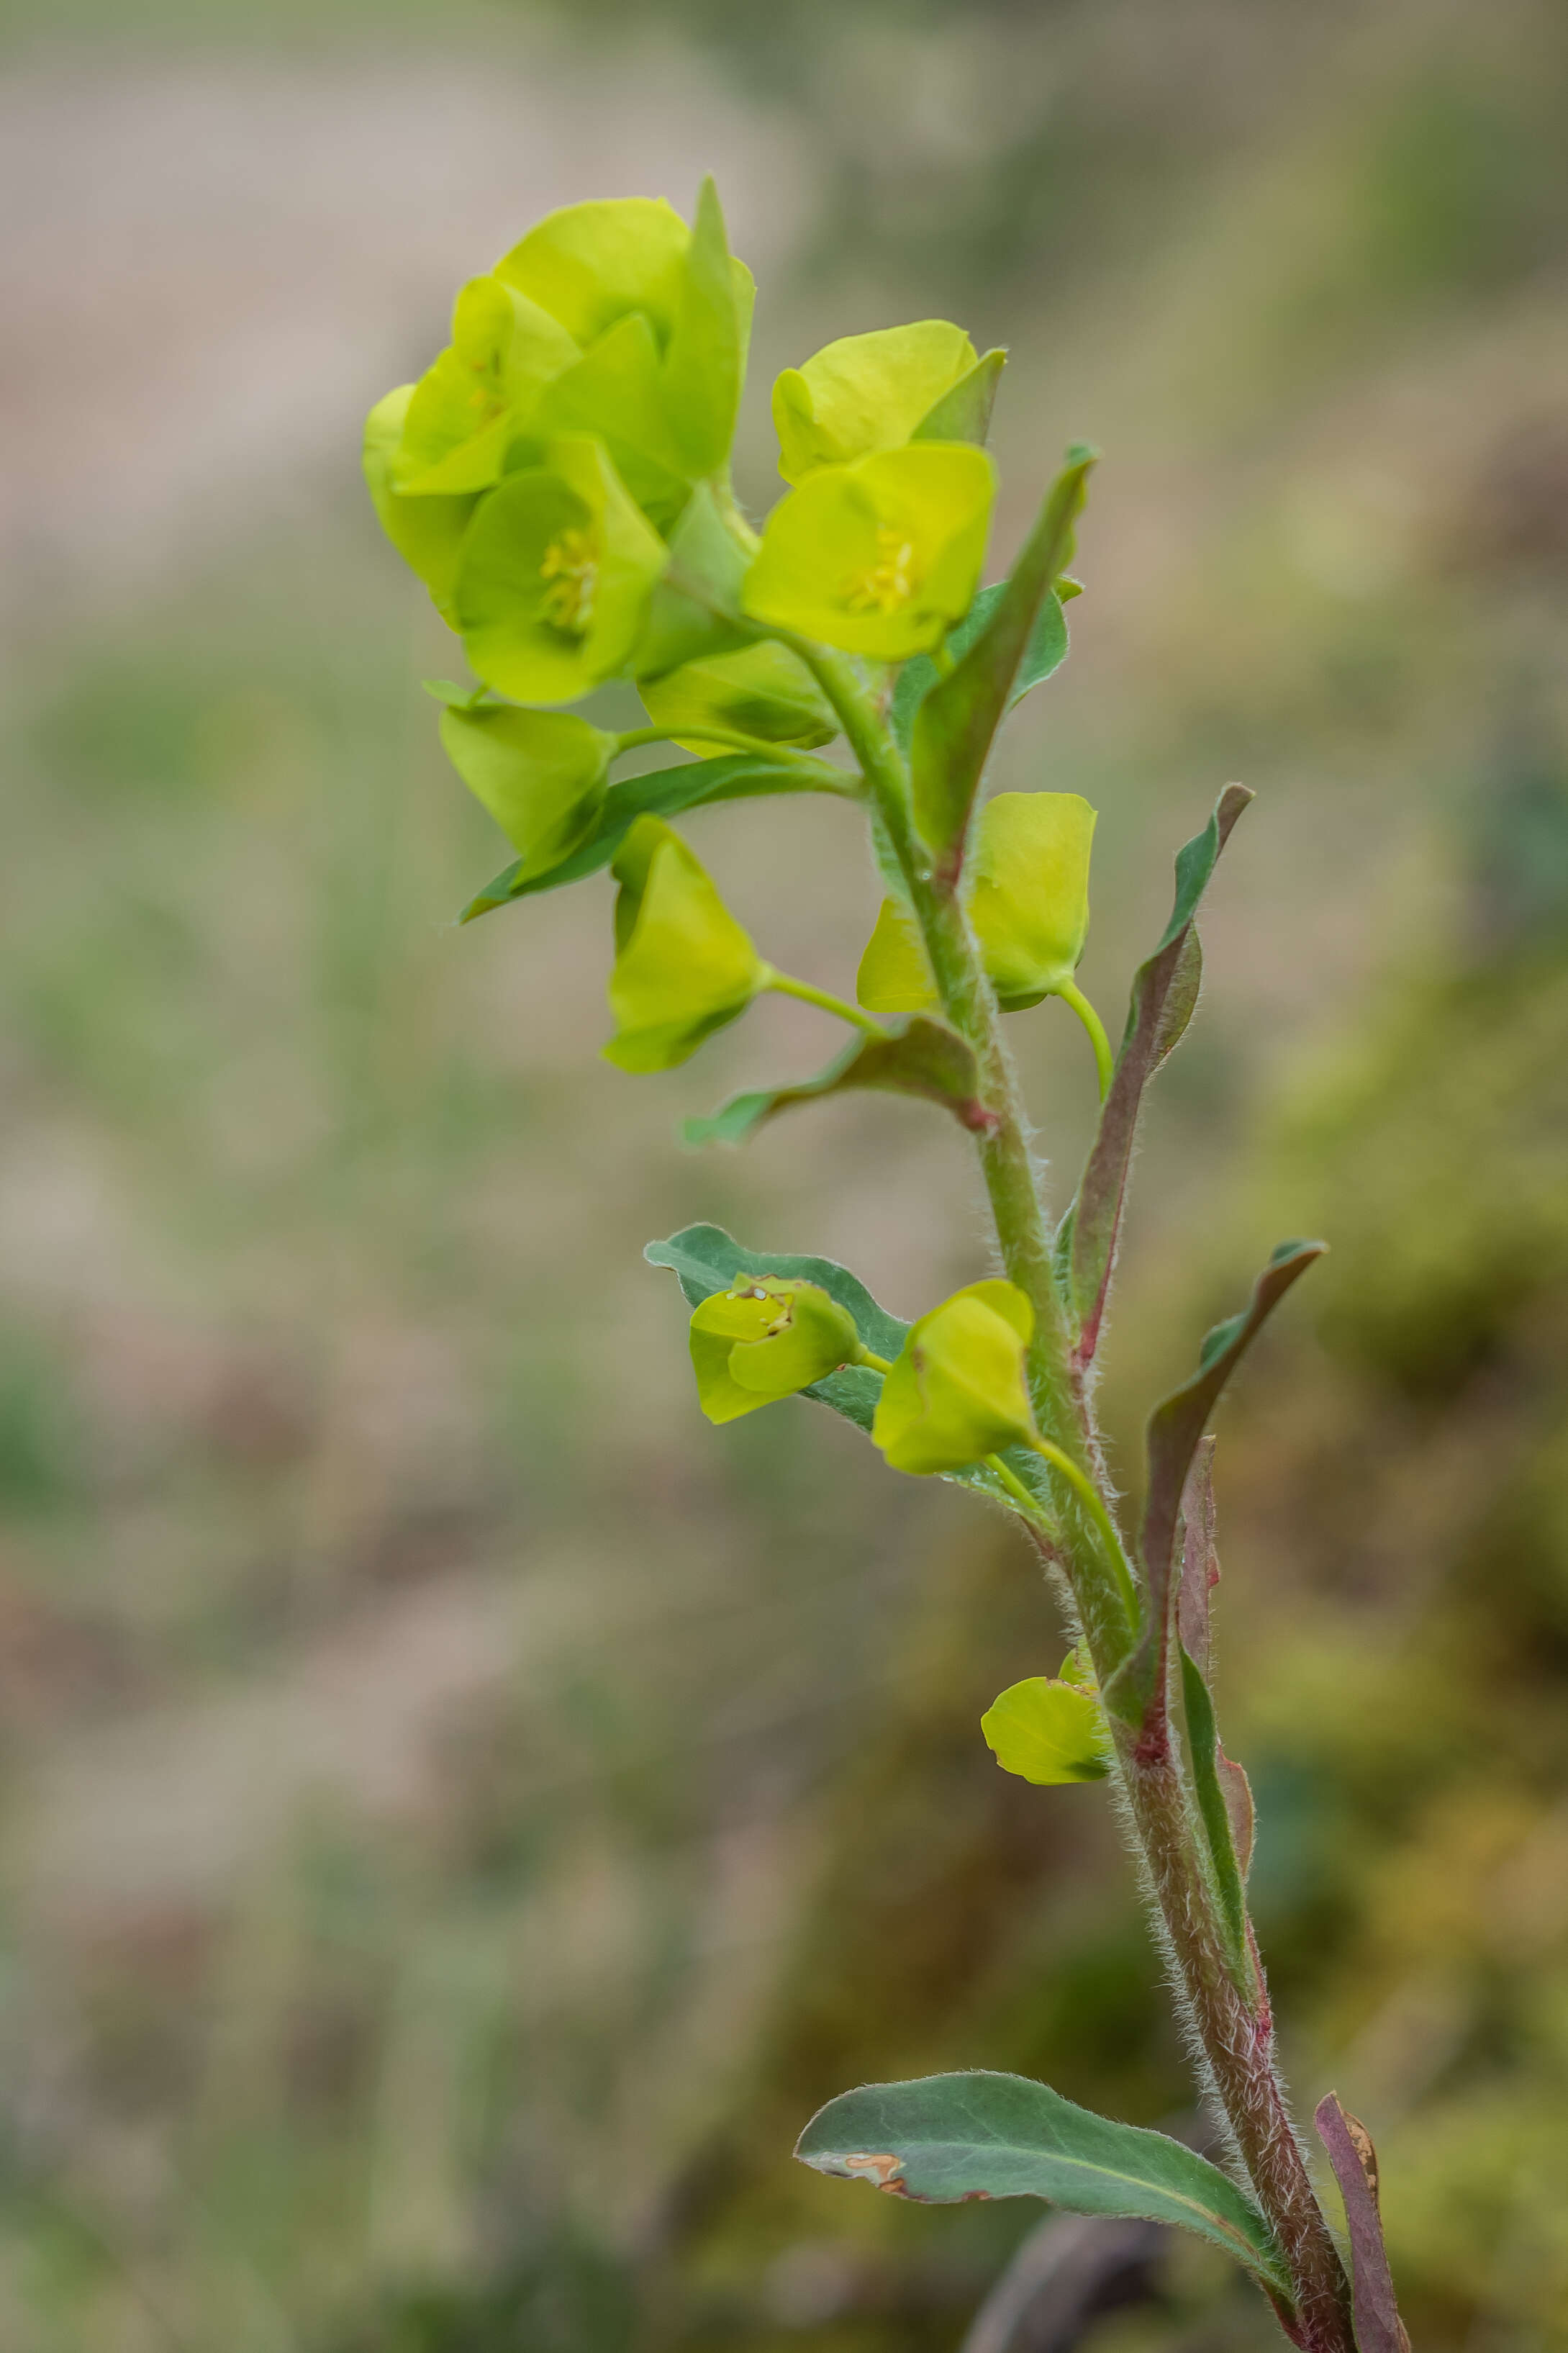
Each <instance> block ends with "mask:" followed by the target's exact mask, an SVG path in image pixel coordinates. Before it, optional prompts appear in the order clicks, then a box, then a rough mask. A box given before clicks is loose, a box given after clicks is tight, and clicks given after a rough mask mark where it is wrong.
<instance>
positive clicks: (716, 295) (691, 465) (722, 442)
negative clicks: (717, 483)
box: [664, 178, 752, 476]
mask: <svg viewBox="0 0 1568 2353" xmlns="http://www.w3.org/2000/svg"><path fill="white" fill-rule="evenodd" d="M737 273H738V275H739V280H740V281H743V283H742V282H738V277H737ZM751 290H752V280H751V273H750V271H749V270H746V269H742V268H741V266H740V265H739V264H738V263H736V262H734V261H732V260H731V256H730V244H729V239H728V237H727V236H726V235H725V230H724V214H723V210H722V208H721V205H720V202H719V192H718V190H717V189H716V188H715V186H714V185H713V182H712V180H711V179H710V178H709V179H705V180H704V181H703V183H702V187H701V192H700V195H699V196H698V199H697V220H696V224H695V226H694V227H693V229H692V232H691V242H690V244H689V246H688V248H687V251H686V267H685V270H684V272H683V275H682V279H681V286H680V297H679V303H678V305H677V308H676V313H675V325H674V329H673V332H672V333H671V335H670V341H669V351H668V356H667V358H666V360H665V375H664V393H665V403H666V406H667V408H668V414H669V418H670V423H671V425H672V427H674V433H675V439H676V444H677V447H678V448H679V453H680V457H681V459H682V462H683V465H684V468H685V470H686V472H687V473H688V474H689V475H691V476H696V475H699V474H711V473H714V472H716V471H717V470H718V469H719V468H720V467H721V466H722V465H723V463H724V461H725V459H727V458H728V456H729V454H730V444H731V441H732V440H733V438H734V434H735V417H736V415H737V413H738V411H739V408H740V406H741V388H742V384H743V383H744V381H745V374H746V341H747V336H748V332H749V330H750V326H751Z"/></svg>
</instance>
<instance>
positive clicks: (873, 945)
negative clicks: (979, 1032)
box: [855, 899, 942, 1013]
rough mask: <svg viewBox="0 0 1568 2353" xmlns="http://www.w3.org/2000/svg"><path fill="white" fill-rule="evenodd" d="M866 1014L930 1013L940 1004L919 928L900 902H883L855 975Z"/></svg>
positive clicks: (857, 988)
mask: <svg viewBox="0 0 1568 2353" xmlns="http://www.w3.org/2000/svg"><path fill="white" fill-rule="evenodd" d="M855 994H856V997H858V1000H859V1002H860V1003H861V1004H862V1005H863V1006H864V1007H865V1008H866V1010H867V1012H868V1013H930V1012H932V1011H934V1010H936V1009H937V1008H938V1007H939V1006H940V1005H941V1002H942V1000H941V998H940V997H938V995H937V993H936V984H935V982H934V981H933V980H932V979H931V966H930V965H928V964H927V962H926V956H925V950H924V949H923V948H922V947H921V935H920V927H919V925H918V924H917V923H916V922H915V919H914V916H913V914H912V913H910V909H909V908H908V907H907V906H905V904H904V902H903V901H902V900H901V899H884V900H883V902H882V903H881V905H880V907H879V909H878V910H877V921H876V923H875V924H874V925H873V927H872V931H871V936H870V938H869V939H868V941H867V943H866V948H865V953H864V954H863V955H862V956H861V958H860V968H859V970H858V972H857V974H856V976H855Z"/></svg>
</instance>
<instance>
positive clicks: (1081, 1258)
mask: <svg viewBox="0 0 1568 2353" xmlns="http://www.w3.org/2000/svg"><path fill="white" fill-rule="evenodd" d="M1251 798H1252V795H1251V794H1250V793H1249V792H1248V791H1247V787H1246V786H1245V785H1227V786H1226V788H1225V790H1224V792H1223V793H1221V795H1220V797H1219V799H1218V800H1217V801H1216V802H1215V809H1214V815H1213V816H1212V817H1211V818H1210V819H1209V821H1208V823H1207V825H1206V826H1205V828H1204V829H1203V831H1202V833H1198V834H1194V836H1193V839H1191V841H1189V842H1186V843H1185V844H1184V846H1183V848H1182V849H1180V850H1179V851H1178V853H1177V856H1176V896H1175V903H1174V905H1173V907H1172V909H1171V920H1170V922H1169V923H1167V924H1166V926H1165V930H1164V934H1163V938H1162V939H1161V941H1160V944H1159V945H1158V946H1157V947H1156V948H1155V950H1154V953H1153V955H1152V956H1150V957H1148V958H1147V959H1146V960H1145V962H1144V963H1142V964H1141V965H1139V967H1138V970H1137V972H1136V973H1135V974H1134V976H1133V980H1132V1000H1131V1005H1130V1006H1129V1008H1128V1012H1127V1028H1126V1029H1125V1031H1124V1033H1123V1035H1122V1039H1121V1050H1120V1052H1119V1053H1118V1055H1117V1058H1116V1071H1115V1074H1114V1076H1113V1077H1112V1079H1111V1082H1110V1088H1109V1090H1108V1091H1107V1093H1106V1098H1105V1103H1104V1104H1103V1106H1102V1108H1101V1111H1100V1128H1099V1132H1098V1134H1096V1136H1095V1139H1094V1144H1093V1147H1092V1149H1091V1150H1090V1152H1089V1159H1088V1162H1087V1163H1086V1165H1085V1167H1084V1172H1083V1178H1082V1181H1081V1183H1080V1184H1079V1188H1078V1198H1077V1199H1076V1200H1075V1201H1074V1203H1073V1205H1072V1208H1070V1209H1069V1210H1068V1214H1067V1217H1066V1218H1065V1219H1063V1221H1062V1231H1061V1237H1060V1240H1059V1242H1058V1255H1059V1261H1060V1263H1061V1265H1062V1269H1063V1271H1064V1273H1065V1275H1066V1277H1067V1280H1068V1284H1069V1286H1070V1291H1071V1296H1072V1303H1073V1312H1074V1314H1076V1316H1077V1318H1078V1324H1079V1339H1078V1351H1077V1353H1078V1359H1079V1363H1080V1364H1082V1365H1087V1364H1088V1363H1089V1361H1090V1359H1091V1358H1092V1356H1093V1355H1094V1352H1095V1349H1096V1347H1097V1345H1099V1341H1100V1325H1101V1324H1102V1323H1103V1321H1104V1317H1105V1303H1106V1299H1107V1297H1108V1295H1109V1293H1110V1279H1111V1275H1112V1273H1113V1272H1114V1271H1115V1265H1116V1246H1117V1242H1118V1240H1119V1238H1120V1235H1121V1213H1122V1209H1123V1208H1124V1206H1125V1203H1126V1198H1127V1179H1128V1174H1129V1171H1130V1170H1131V1166H1132V1146H1133V1143H1134V1141H1135V1139H1136V1136H1137V1133H1138V1114H1139V1112H1140V1110H1141V1108H1142V1102H1143V1090H1144V1088H1145V1087H1146V1086H1147V1085H1148V1083H1149V1081H1150V1080H1151V1079H1152V1077H1153V1075H1154V1073H1155V1071H1157V1070H1158V1069H1159V1067H1160V1065H1161V1063H1162V1062H1163V1060H1165V1057H1166V1056H1167V1054H1169V1053H1170V1051H1171V1050H1172V1048H1173V1046H1175V1045H1176V1043H1177V1042H1178V1040H1179V1039H1180V1038H1181V1036H1182V1033H1183V1031H1184V1029H1186V1026H1187V1024H1188V1022H1189V1021H1190V1020H1191V1019H1192V1018H1193V1009H1194V1007H1195V1006H1196V1004H1197V1001H1198V984H1199V982H1200V981H1201V979H1202V977H1203V950H1202V948H1201V947H1200V945H1199V944H1198V935H1197V931H1196V927H1195V923H1194V918H1195V916H1196V914H1197V912H1198V902H1200V900H1201V899H1202V897H1203V895H1204V892H1205V890H1206V889H1207V888H1208V883H1209V878H1210V876H1211V875H1212V874H1213V872H1214V870H1215V865H1216V864H1217V863H1218V860H1219V854H1220V851H1221V850H1222V849H1224V848H1225V845H1226V842H1227V841H1228V840H1229V839H1230V835H1231V830H1232V828H1233V827H1234V826H1235V824H1236V821H1237V818H1238V817H1239V816H1240V815H1241V812H1242V810H1243V809H1244V808H1245V807H1247V802H1248V801H1249V800H1251Z"/></svg>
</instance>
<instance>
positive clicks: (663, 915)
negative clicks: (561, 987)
mask: <svg viewBox="0 0 1568 2353" xmlns="http://www.w3.org/2000/svg"><path fill="white" fill-rule="evenodd" d="M610 871H611V873H612V874H613V875H614V876H615V878H616V881H617V882H618V883H619V884H620V886H621V888H620V893H619V896H618V897H617V899H616V965H615V970H614V971H613V972H612V974H611V976H610V987H609V997H610V1010H611V1012H612V1013H613V1014H614V1015H615V1017H616V1035H615V1037H614V1038H612V1039H611V1040H610V1043H609V1044H608V1045H607V1046H606V1047H605V1059H606V1060H608V1061H612V1062H616V1063H618V1064H619V1065H620V1067H621V1069H622V1070H623V1071H668V1070H672V1069H673V1068H674V1067H675V1065H676V1064H677V1063H678V1062H684V1061H686V1060H688V1059H689V1057H690V1056H691V1055H692V1054H694V1053H695V1052H696V1051H697V1049H698V1047H699V1046H700V1045H701V1043H702V1041H703V1039H705V1038H709V1037H711V1035H712V1033H713V1031H714V1030H715V1029H722V1028H723V1027H724V1025H725V1023H726V1022H730V1021H733V1020H735V1019H736V1018H738V1016H739V1015H741V1014H742V1013H743V1012H744V1011H745V1009H746V1008H747V1006H748V1005H750V1004H751V1002H752V998H753V997H756V996H757V995H758V994H759V993H760V991H761V990H763V988H765V987H766V986H767V984H768V981H769V978H770V977H771V974H770V968H769V966H768V965H765V964H764V963H763V960H762V958H761V957H760V956H759V955H758V954H757V952H756V950H755V948H754V947H753V946H752V943H751V941H750V940H749V939H748V937H747V936H746V934H745V933H744V932H743V931H742V928H741V926H740V924H739V923H736V921H735V919H734V917H733V916H732V915H731V913H730V912H729V910H728V909H727V908H726V906H725V904H724V902H723V901H722V900H721V898H720V896H719V893H718V892H717V891H716V890H715V889H714V887H713V885H712V883H711V881H710V880H709V878H708V876H707V874H706V873H705V872H704V871H703V869H702V867H701V866H700V864H699V862H698V860H696V859H695V858H694V857H693V856H692V853H691V851H690V850H689V849H688V848H687V846H686V844H685V842H684V841H682V840H681V839H680V836H679V834H678V833H676V832H674V831H672V829H671V828H669V827H668V825H665V824H664V823H663V822H662V821H661V819H659V818H656V817H639V818H637V823H636V824H635V825H634V826H633V827H632V828H631V829H630V831H629V832H628V833H627V835H626V839H625V841H624V842H623V843H622V844H621V847H620V849H619V851H618V852H617V854H616V858H615V860H614V861H613V863H612V865H611V868H610Z"/></svg>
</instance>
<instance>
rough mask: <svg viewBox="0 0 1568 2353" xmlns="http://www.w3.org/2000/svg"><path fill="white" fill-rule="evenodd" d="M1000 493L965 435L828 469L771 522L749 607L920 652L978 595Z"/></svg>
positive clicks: (836, 635) (759, 615) (808, 626)
mask: <svg viewBox="0 0 1568 2353" xmlns="http://www.w3.org/2000/svg"><path fill="white" fill-rule="evenodd" d="M995 488H996V480H995V469H994V466H993V465H992V462H991V460H990V459H989V458H988V457H987V456H986V454H985V452H984V449H977V448H973V445H972V444H971V443H969V442H967V441H917V442H913V443H911V444H910V447H909V448H907V449H885V450H881V451H879V453H878V454H877V455H875V456H874V457H869V458H861V459H858V460H857V461H856V462H855V463H854V464H853V465H848V466H823V467H820V468H819V469H818V470H817V471H816V472H815V473H812V474H808V475H807V476H806V478H805V481H804V482H802V484H801V485H800V488H799V489H798V490H795V491H791V492H790V493H789V495H788V497H787V498H785V499H783V500H781V501H780V502H779V504H778V505H777V506H776V507H775V508H774V509H773V512H772V514H771V515H770V516H769V517H768V520H767V522H766V524H765V526H764V527H763V543H762V546H761V548H760V549H759V550H758V553H757V557H756V561H755V563H754V564H753V565H752V568H751V570H750V572H749V573H748V574H747V575H746V584H745V588H744V590H743V592H742V602H743V603H744V606H745V608H746V610H747V612H748V613H750V614H751V615H752V617H753V619H755V620H759V621H763V622H767V623H770V624H771V625H772V626H773V627H774V628H782V629H789V630H793V631H795V632H797V633H798V634H799V635H801V636H804V637H807V638H818V639H820V640H821V642H822V643H823V644H825V645H829V646H837V647H839V648H841V649H843V650H844V651H845V652H846V653H852V654H868V655H870V656H871V657H872V658H873V659H876V660H878V661H904V660H906V659H908V658H909V656H910V654H918V653H924V652H926V651H928V650H929V649H931V647H932V646H935V645H938V644H940V643H941V641H942V638H944V637H945V636H946V635H947V632H948V630H949V629H950V628H951V627H952V624H953V622H954V621H956V620H958V619H959V618H960V617H961V616H962V615H963V614H964V613H966V612H967V611H968V610H969V607H970V605H971V604H972V603H973V597H974V592H975V589H976V587H977V586H979V582H980V567H981V565H982V563H983V562H984V556H985V535H986V533H987V530H988V529H989V527H990V522H991V502H992V500H993V498H994V494H995Z"/></svg>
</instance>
